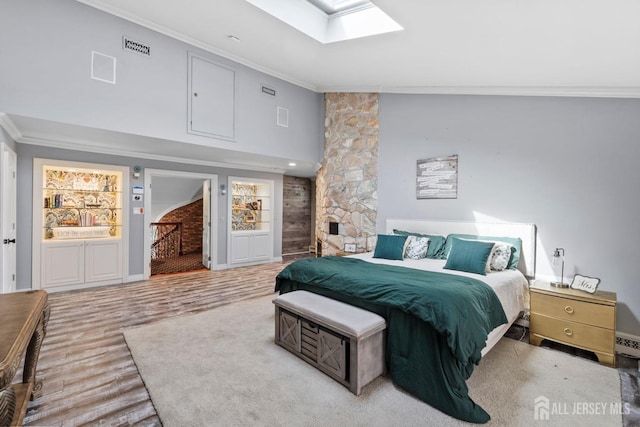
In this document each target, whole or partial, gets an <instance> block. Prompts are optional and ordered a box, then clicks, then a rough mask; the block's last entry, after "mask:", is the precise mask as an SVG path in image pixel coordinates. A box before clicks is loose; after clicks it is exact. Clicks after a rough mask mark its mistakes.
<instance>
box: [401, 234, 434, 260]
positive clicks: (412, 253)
mask: <svg viewBox="0 0 640 427" xmlns="http://www.w3.org/2000/svg"><path fill="white" fill-rule="evenodd" d="M407 242H408V243H409V244H408V245H407V249H406V250H405V252H404V256H405V257H406V258H410V259H422V258H424V257H426V256H427V250H428V249H429V238H428V237H417V236H407Z"/></svg>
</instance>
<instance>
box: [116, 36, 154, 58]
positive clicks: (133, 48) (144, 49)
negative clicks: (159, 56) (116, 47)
mask: <svg viewBox="0 0 640 427" xmlns="http://www.w3.org/2000/svg"><path fill="white" fill-rule="evenodd" d="M122 49H123V50H128V51H129V52H133V53H137V54H140V55H144V56H151V46H149V45H147V44H144V43H140V42H137V41H134V40H131V39H130V38H128V37H126V36H122Z"/></svg>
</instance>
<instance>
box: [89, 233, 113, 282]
mask: <svg viewBox="0 0 640 427" xmlns="http://www.w3.org/2000/svg"><path fill="white" fill-rule="evenodd" d="M120 247H121V243H120V239H117V240H116V239H105V240H93V241H87V243H86V246H85V258H86V272H85V281H86V282H99V281H103V280H113V279H121V278H122V255H121V254H120Z"/></svg>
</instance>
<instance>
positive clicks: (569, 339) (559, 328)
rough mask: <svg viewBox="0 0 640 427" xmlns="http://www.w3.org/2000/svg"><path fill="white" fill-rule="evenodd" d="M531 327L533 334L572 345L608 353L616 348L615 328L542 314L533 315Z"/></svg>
mask: <svg viewBox="0 0 640 427" xmlns="http://www.w3.org/2000/svg"><path fill="white" fill-rule="evenodd" d="M530 328H531V333H532V334H538V335H542V336H544V337H547V338H550V339H552V340H554V341H560V342H564V343H566V344H569V345H572V346H576V347H581V348H586V349H588V350H592V351H600V352H606V353H612V352H613V350H614V343H615V339H614V331H613V329H605V328H599V327H595V326H588V325H584V324H581V323H576V322H571V321H566V320H560V319H554V318H552V317H547V316H542V315H540V314H538V315H536V316H531V325H530Z"/></svg>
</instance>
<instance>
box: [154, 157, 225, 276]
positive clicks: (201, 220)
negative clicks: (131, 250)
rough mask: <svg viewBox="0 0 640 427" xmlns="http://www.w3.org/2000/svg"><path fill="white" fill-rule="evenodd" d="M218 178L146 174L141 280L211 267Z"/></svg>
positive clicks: (159, 173)
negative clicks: (142, 276) (213, 188)
mask: <svg viewBox="0 0 640 427" xmlns="http://www.w3.org/2000/svg"><path fill="white" fill-rule="evenodd" d="M217 181H218V177H217V175H208V174H199V173H190V172H181V171H168V170H153V169H147V170H145V195H144V197H145V201H144V205H145V223H146V224H145V230H146V232H145V241H144V245H145V255H144V256H145V260H146V262H145V271H144V276H145V279H148V278H149V277H150V276H151V275H156V274H168V273H182V272H187V271H194V270H198V269H210V268H211V265H212V262H211V260H212V259H216V257H215V248H216V236H217V232H216V230H215V227H214V229H212V224H213V225H214V226H215V224H216V223H217V222H216V221H212V218H216V217H217V215H214V214H213V213H214V212H217V202H216V200H215V199H212V198H211V187H212V186H216V187H217Z"/></svg>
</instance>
